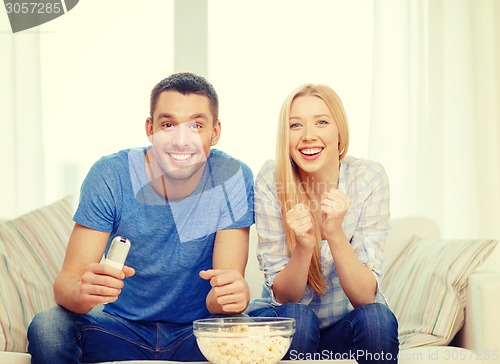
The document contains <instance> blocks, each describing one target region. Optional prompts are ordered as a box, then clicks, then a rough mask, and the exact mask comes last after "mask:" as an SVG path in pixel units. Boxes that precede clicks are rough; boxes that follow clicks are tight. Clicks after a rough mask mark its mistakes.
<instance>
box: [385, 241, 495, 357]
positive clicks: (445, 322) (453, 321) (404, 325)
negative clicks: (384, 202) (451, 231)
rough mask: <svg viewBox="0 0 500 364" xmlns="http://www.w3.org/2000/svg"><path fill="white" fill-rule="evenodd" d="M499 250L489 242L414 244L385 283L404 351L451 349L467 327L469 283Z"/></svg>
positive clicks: (396, 263) (408, 248) (406, 249)
mask: <svg viewBox="0 0 500 364" xmlns="http://www.w3.org/2000/svg"><path fill="white" fill-rule="evenodd" d="M496 245H497V241H496V240H487V239H476V240H441V239H437V240H436V239H420V238H418V237H414V238H413V240H412V241H411V242H410V243H409V244H408V245H407V246H406V247H405V249H404V250H403V251H402V252H401V253H400V255H399V256H398V257H397V258H396V259H395V260H394V263H393V264H392V265H391V266H390V267H389V269H388V271H387V272H386V275H385V278H384V286H385V287H384V292H385V294H386V297H387V299H388V301H389V304H390V307H391V309H392V311H393V312H394V314H395V315H396V317H397V318H398V321H399V340H400V345H401V348H411V347H417V346H424V345H447V344H449V343H450V341H451V340H452V339H453V337H454V336H455V334H456V333H457V332H458V331H459V330H460V328H461V327H462V326H463V323H464V307H465V300H466V287H467V279H468V277H469V275H470V273H471V272H473V271H474V270H475V269H476V268H477V267H478V266H479V265H480V264H481V263H482V262H483V261H484V260H485V259H486V258H487V257H488V256H489V255H490V254H491V252H492V251H493V249H494V248H495V246H496Z"/></svg>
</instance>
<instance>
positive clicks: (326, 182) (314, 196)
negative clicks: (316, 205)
mask: <svg viewBox="0 0 500 364" xmlns="http://www.w3.org/2000/svg"><path fill="white" fill-rule="evenodd" d="M339 174H340V171H339V169H332V170H331V171H329V172H328V173H317V174H311V173H301V176H300V178H301V183H302V186H303V187H304V190H305V192H306V193H307V195H308V196H309V199H311V200H317V201H320V200H321V198H322V196H323V195H324V194H325V193H326V192H328V191H330V190H331V189H332V188H337V187H338V185H339Z"/></svg>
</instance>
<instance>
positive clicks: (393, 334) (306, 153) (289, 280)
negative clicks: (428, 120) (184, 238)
mask: <svg viewBox="0 0 500 364" xmlns="http://www.w3.org/2000/svg"><path fill="white" fill-rule="evenodd" d="M348 146H349V130H348V123H347V118H346V115H345V112H344V108H343V106H342V102H341V101H340V99H339V97H338V96H337V94H336V93H335V92H334V91H333V90H332V89H330V88H329V87H327V86H324V85H309V84H307V85H303V86H301V87H299V88H297V89H296V90H294V91H293V92H292V93H291V94H290V95H289V96H288V98H287V99H286V100H285V102H284V103H283V106H282V109H281V115H280V121H279V130H278V143H277V152H276V162H273V161H268V162H267V163H266V164H265V165H264V166H263V167H262V169H261V171H260V172H259V174H258V176H257V178H256V182H255V214H256V227H257V232H258V236H259V245H258V259H259V263H260V267H261V270H263V271H264V274H265V278H266V283H265V287H264V290H263V295H262V298H259V299H257V300H255V301H254V302H252V304H251V306H250V308H249V311H248V312H249V315H250V316H281V317H293V318H295V320H296V333H295V335H294V339H293V342H292V346H291V347H290V350H289V352H288V354H287V358H288V359H292V360H295V359H316V360H317V359H328V360H332V359H355V360H357V361H358V362H359V363H372V362H373V363H375V362H376V363H379V364H380V363H384V362H386V363H397V354H398V336H397V335H398V328H397V320H396V318H395V316H394V315H393V314H392V312H391V311H390V310H389V308H388V306H387V302H386V300H385V297H384V296H383V294H382V293H381V292H380V286H379V282H380V278H381V276H382V263H383V259H382V252H383V243H384V240H385V237H386V236H387V233H388V231H389V217H390V213H389V183H388V180H387V175H386V173H385V171H384V169H383V167H382V166H381V165H380V164H378V163H375V162H371V161H368V160H363V159H356V158H353V157H350V156H346V154H347V149H348Z"/></svg>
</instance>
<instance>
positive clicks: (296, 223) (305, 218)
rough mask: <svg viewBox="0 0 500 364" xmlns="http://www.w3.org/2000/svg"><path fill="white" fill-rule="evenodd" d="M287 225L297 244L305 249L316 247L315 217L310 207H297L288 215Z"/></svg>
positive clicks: (302, 205)
mask: <svg viewBox="0 0 500 364" xmlns="http://www.w3.org/2000/svg"><path fill="white" fill-rule="evenodd" d="M286 223H287V224H288V226H289V227H290V229H291V230H292V231H293V232H294V234H295V237H296V238H297V244H300V245H302V246H304V247H314V246H315V245H316V240H315V236H314V228H313V226H314V225H313V217H312V214H311V210H310V209H309V207H308V206H306V205H305V204H303V203H299V204H297V205H295V206H294V207H293V208H292V209H291V210H289V211H288V212H287V213H286Z"/></svg>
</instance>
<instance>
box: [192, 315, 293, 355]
mask: <svg viewBox="0 0 500 364" xmlns="http://www.w3.org/2000/svg"><path fill="white" fill-rule="evenodd" d="M193 331H194V335H195V336H196V341H197V343H198V346H199V348H200V350H201V352H202V354H203V355H204V356H205V358H207V360H208V361H209V362H210V363H213V364H276V363H279V361H280V360H281V359H282V358H283V356H284V355H285V354H286V352H287V350H288V348H289V347H290V344H291V342H292V337H293V334H294V333H295V320H294V319H292V318H283V317H243V316H241V317H240V316H239V317H224V318H209V319H201V320H196V321H194V322H193Z"/></svg>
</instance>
